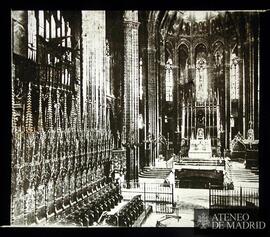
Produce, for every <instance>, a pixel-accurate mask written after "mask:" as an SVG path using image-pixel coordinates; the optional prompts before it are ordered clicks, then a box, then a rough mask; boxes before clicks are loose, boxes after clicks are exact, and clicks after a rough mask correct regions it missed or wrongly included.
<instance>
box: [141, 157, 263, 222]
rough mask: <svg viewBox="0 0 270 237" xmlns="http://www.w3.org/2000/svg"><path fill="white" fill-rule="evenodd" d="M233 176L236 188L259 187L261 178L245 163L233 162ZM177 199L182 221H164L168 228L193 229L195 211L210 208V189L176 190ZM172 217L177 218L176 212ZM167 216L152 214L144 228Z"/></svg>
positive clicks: (174, 219)
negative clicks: (247, 167)
mask: <svg viewBox="0 0 270 237" xmlns="http://www.w3.org/2000/svg"><path fill="white" fill-rule="evenodd" d="M231 175H232V180H233V182H234V186H235V187H239V186H242V187H258V186H259V176H258V175H257V174H255V173H254V172H253V171H252V170H250V169H245V164H244V162H243V161H232V162H231ZM175 197H176V203H177V207H179V215H180V216H181V219H180V220H179V221H178V219H177V218H169V219H167V220H165V221H162V223H163V224H165V225H166V226H167V227H193V226H194V224H193V219H194V216H193V215H194V209H195V208H202V209H203V208H208V207H209V190H208V189H186V188H175ZM172 215H175V216H177V214H176V213H175V212H174V213H173V214H172ZM164 216H165V214H160V213H152V214H151V215H150V216H149V217H148V218H147V220H146V221H145V223H144V224H143V226H142V227H155V226H156V223H157V221H158V220H160V219H162V217H164Z"/></svg>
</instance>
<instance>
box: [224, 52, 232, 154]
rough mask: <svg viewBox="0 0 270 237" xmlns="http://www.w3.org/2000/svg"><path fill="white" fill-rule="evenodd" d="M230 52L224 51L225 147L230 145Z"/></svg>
mask: <svg viewBox="0 0 270 237" xmlns="http://www.w3.org/2000/svg"><path fill="white" fill-rule="evenodd" d="M230 103H231V100H230V54H229V51H228V50H226V51H225V148H226V149H228V148H229V146H230V130H231V129H230V126H231V125H230Z"/></svg>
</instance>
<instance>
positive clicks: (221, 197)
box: [209, 185, 259, 208]
mask: <svg viewBox="0 0 270 237" xmlns="http://www.w3.org/2000/svg"><path fill="white" fill-rule="evenodd" d="M236 207H237V208H245V207H246V208H258V207H259V189H258V188H253V187H234V189H230V188H228V187H224V188H223V189H218V188H217V187H215V186H212V185H210V186H209V208H236Z"/></svg>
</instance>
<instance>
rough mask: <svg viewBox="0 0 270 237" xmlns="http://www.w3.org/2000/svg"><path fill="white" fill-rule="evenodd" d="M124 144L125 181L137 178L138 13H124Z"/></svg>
mask: <svg viewBox="0 0 270 237" xmlns="http://www.w3.org/2000/svg"><path fill="white" fill-rule="evenodd" d="M123 17H124V21H123V22H124V124H125V126H126V130H125V138H124V143H126V144H127V146H126V149H127V176H126V178H127V181H130V180H136V179H137V178H138V163H139V162H138V159H139V152H138V149H139V148H138V147H137V146H136V145H135V146H134V144H137V143H138V142H139V128H138V117H139V45H138V28H139V22H138V11H125V12H124V16H123Z"/></svg>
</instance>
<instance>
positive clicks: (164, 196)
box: [120, 182, 174, 213]
mask: <svg viewBox="0 0 270 237" xmlns="http://www.w3.org/2000/svg"><path fill="white" fill-rule="evenodd" d="M120 187H121V194H122V196H123V199H124V200H126V201H129V200H131V199H132V198H133V197H134V196H135V195H141V198H142V200H143V201H144V203H145V204H154V208H153V210H154V211H156V212H159V213H171V211H172V205H173V203H174V184H166V183H139V182H130V183H126V182H124V183H120Z"/></svg>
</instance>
